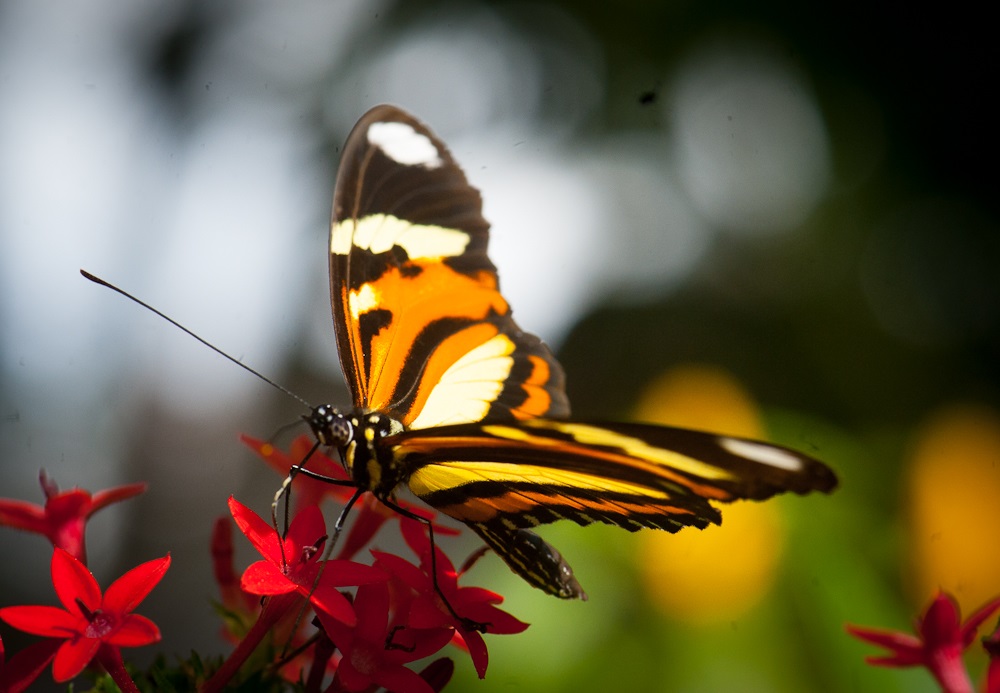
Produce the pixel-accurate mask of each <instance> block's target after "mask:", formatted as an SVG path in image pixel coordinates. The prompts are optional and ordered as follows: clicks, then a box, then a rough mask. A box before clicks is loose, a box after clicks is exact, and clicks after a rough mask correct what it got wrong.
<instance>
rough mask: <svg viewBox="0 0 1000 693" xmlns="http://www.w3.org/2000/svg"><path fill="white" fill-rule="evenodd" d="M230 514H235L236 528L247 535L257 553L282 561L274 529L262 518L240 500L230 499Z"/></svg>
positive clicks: (275, 560)
mask: <svg viewBox="0 0 1000 693" xmlns="http://www.w3.org/2000/svg"><path fill="white" fill-rule="evenodd" d="M229 512H231V513H232V514H233V519H234V520H235V521H236V526H237V527H239V528H240V531H241V532H243V534H245V535H246V538H247V539H249V540H250V543H251V544H253V547H254V548H255V549H257V552H258V553H259V554H260V555H262V556H264V557H265V558H267V559H268V560H271V561H274V562H280V561H281V552H280V551H279V550H278V536H277V533H276V532H275V531H274V527H272V526H271V525H269V524H267V523H266V522H264V520H262V519H260V516H259V515H258V514H257V513H255V512H254V511H253V510H251V509H250V508H248V507H247V506H245V505H243V504H242V503H240V502H239V501H238V500H236V499H235V498H233V497H232V496H230V497H229Z"/></svg>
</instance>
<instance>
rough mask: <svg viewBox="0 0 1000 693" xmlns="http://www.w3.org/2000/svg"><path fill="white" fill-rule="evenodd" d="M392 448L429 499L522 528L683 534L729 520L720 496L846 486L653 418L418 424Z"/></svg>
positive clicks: (476, 518) (777, 451)
mask: <svg viewBox="0 0 1000 693" xmlns="http://www.w3.org/2000/svg"><path fill="white" fill-rule="evenodd" d="M385 444H387V445H391V446H392V449H393V455H394V457H395V459H397V460H399V461H400V462H401V463H402V465H403V466H405V467H406V468H407V469H408V470H409V474H410V476H409V479H408V485H409V487H410V489H411V490H412V491H413V492H414V493H415V494H416V495H417V496H419V497H420V498H421V499H422V500H424V501H425V502H427V503H428V504H430V505H432V506H434V507H436V508H438V509H439V510H442V511H443V512H445V513H447V514H448V515H450V516H452V517H454V518H456V519H458V520H461V521H463V522H467V523H487V524H488V523H491V522H498V521H502V522H503V523H505V524H506V525H508V526H511V527H531V526H534V525H538V524H544V523H547V522H552V521H554V520H558V519H569V520H574V521H576V522H578V523H580V524H588V523H590V522H595V521H596V522H605V523H608V524H613V525H618V526H620V527H624V528H626V529H630V530H635V529H638V528H640V527H655V528H658V529H666V530H668V531H676V530H677V529H679V528H681V527H683V526H686V525H695V526H698V527H704V526H706V525H707V524H709V523H718V521H719V512H718V510H717V509H716V508H715V507H714V506H713V505H712V504H711V503H710V502H709V501H721V502H729V501H733V500H737V499H752V500H763V499H765V498H769V497H771V496H773V495H775V494H776V493H780V492H783V491H794V492H796V493H808V492H810V491H817V490H818V491H829V490H830V489H832V488H833V486H834V485H835V484H836V478H835V477H834V476H833V474H832V473H831V472H830V470H829V469H828V468H827V467H826V466H825V465H823V464H821V463H820V462H817V461H815V460H813V459H811V458H809V457H807V456H806V455H803V454H801V453H798V452H795V451H793V450H790V449H788V448H783V447H780V446H776V445H769V444H767V443H760V442H756V441H750V440H745V439H741V438H731V437H727V436H721V435H716V434H712V433H705V432H701V431H691V430H687V429H679V428H671V427H666V426H653V425H646V424H603V423H602V424H589V423H581V422H571V421H553V420H549V419H535V420H531V421H524V422H519V423H514V424H478V425H471V424H470V425H460V426H448V427H442V428H436V429H434V430H431V431H410V432H405V433H402V434H399V435H396V436H392V437H391V438H389V439H387V440H386V441H385Z"/></svg>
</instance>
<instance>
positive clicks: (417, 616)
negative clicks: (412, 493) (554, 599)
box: [372, 520, 528, 678]
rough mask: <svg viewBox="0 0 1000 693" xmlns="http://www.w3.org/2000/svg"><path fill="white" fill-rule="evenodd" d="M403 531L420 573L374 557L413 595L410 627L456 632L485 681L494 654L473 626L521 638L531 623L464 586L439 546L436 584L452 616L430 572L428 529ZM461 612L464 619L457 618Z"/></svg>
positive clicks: (408, 523)
mask: <svg viewBox="0 0 1000 693" xmlns="http://www.w3.org/2000/svg"><path fill="white" fill-rule="evenodd" d="M402 530H403V537H404V538H405V539H406V543H407V544H408V545H409V546H410V548H411V549H413V552H414V553H416V554H417V555H418V556H419V557H420V567H419V568H418V567H417V566H415V565H413V564H412V563H409V562H408V561H405V560H404V559H402V558H400V557H399V556H394V555H392V554H387V553H382V552H380V551H372V555H374V556H375V559H376V561H375V564H376V565H378V566H381V567H382V568H383V569H385V571H386V572H388V573H390V574H392V575H393V576H394V577H395V578H396V579H397V580H398V581H399V582H401V583H402V584H403V585H405V587H406V588H408V589H409V591H410V601H409V605H408V609H407V613H406V625H408V626H409V627H411V628H418V629H430V628H453V629H454V632H455V636H456V638H457V639H458V640H459V641H460V642H461V644H463V645H464V646H465V649H467V650H468V652H469V655H470V656H471V657H472V662H473V664H474V665H475V667H476V672H477V673H478V674H479V677H480V678H483V677H484V676H485V675H486V667H487V665H488V663H489V652H488V651H487V649H486V642H485V641H484V640H483V636H482V635H481V634H480V632H479V630H477V629H476V628H473V627H471V624H480V625H482V626H484V627H485V628H486V631H487V632H489V633H498V634H508V633H521V632H523V631H524V630H525V629H527V627H528V624H527V623H524V622H522V621H519V620H518V619H516V618H514V617H513V616H511V615H510V614H508V613H507V612H506V611H502V610H501V609H498V608H497V607H496V606H495V605H496V604H501V603H502V602H503V597H502V596H501V595H499V594H496V593H495V592H490V591H489V590H486V589H483V588H481V587H459V586H458V577H459V573H458V571H456V570H455V566H454V565H453V564H452V562H451V561H450V560H449V559H448V557H447V556H446V555H445V553H444V551H442V550H441V549H440V548H437V547H435V549H436V561H435V563H436V567H437V584H438V587H439V588H440V590H441V594H443V595H444V597H445V598H446V599H447V600H448V604H450V605H451V609H454V612H455V613H453V612H452V611H451V609H449V608H448V604H445V603H444V602H443V601H442V600H441V595H439V594H438V592H437V590H435V589H434V580H433V578H432V577H431V569H430V566H431V561H430V556H431V553H430V546H431V545H430V540H429V539H428V537H427V534H426V533H425V532H424V527H423V525H422V524H420V523H419V522H416V521H414V520H405V521H403V523H402ZM399 598H400V599H401V598H402V597H399ZM456 613H457V614H458V616H459V618H456V616H455V614H456Z"/></svg>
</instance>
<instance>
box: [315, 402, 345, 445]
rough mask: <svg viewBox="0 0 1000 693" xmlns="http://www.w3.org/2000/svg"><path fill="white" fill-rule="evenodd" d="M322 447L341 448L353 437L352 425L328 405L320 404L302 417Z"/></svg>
mask: <svg viewBox="0 0 1000 693" xmlns="http://www.w3.org/2000/svg"><path fill="white" fill-rule="evenodd" d="M303 418H304V419H305V420H306V423H307V424H309V428H311V429H312V432H313V435H315V436H316V440H318V441H319V442H320V443H322V444H323V445H327V446H329V447H332V448H343V447H344V446H346V445H347V443H348V442H350V440H351V438H352V437H353V436H354V424H353V423H351V420H350V419H348V418H347V417H346V416H344V415H343V414H341V413H340V412H339V411H337V410H336V409H335V408H334V407H331V406H330V405H329V404H321V405H320V406H318V407H316V408H315V409H313V410H312V411H311V412H310V413H309V414H308V416H304V417H303Z"/></svg>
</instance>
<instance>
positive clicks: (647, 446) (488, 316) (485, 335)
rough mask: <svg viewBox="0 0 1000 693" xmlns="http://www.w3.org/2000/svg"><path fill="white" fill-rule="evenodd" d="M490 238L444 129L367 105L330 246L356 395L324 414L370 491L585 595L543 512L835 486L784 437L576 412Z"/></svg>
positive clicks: (680, 523) (643, 508) (659, 518)
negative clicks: (400, 494)
mask: <svg viewBox="0 0 1000 693" xmlns="http://www.w3.org/2000/svg"><path fill="white" fill-rule="evenodd" d="M488 241H489V224H488V223H487V222H486V220H485V219H484V218H483V214H482V200H481V198H480V195H479V192H478V191H477V190H476V189H475V188H473V187H472V186H471V185H470V184H469V182H468V180H467V179H466V177H465V174H464V173H463V171H462V169H461V167H460V166H459V165H458V164H457V163H456V161H455V159H454V158H453V156H452V155H451V153H450V152H449V151H448V148H447V147H446V146H445V145H444V143H443V142H442V141H441V140H440V139H438V137H437V136H435V135H434V133H433V132H431V130H430V129H428V128H427V127H426V126H425V125H424V124H422V123H421V122H420V121H418V120H417V119H415V118H414V117H413V116H411V115H410V114H408V113H406V112H405V111H403V110H401V109H399V108H396V107H394V106H387V105H383V106H377V107H375V108H373V109H371V110H370V111H368V113H366V114H365V115H364V116H363V117H362V118H361V119H360V120H359V121H358V123H357V124H356V125H355V126H354V129H353V130H352V131H351V133H350V135H349V136H348V138H347V142H346V144H345V145H344V149H343V154H342V158H341V162H340V167H339V170H338V173H337V182H336V189H335V192H334V201H333V215H332V222H331V230H330V247H329V252H330V296H331V301H332V305H333V321H334V329H335V332H336V338H337V346H338V350H339V356H340V364H341V367H342V369H343V372H344V376H345V378H346V380H347V384H348V387H349V390H350V393H351V396H352V400H353V401H352V408H351V409H350V410H344V411H341V410H339V409H336V408H334V407H332V406H326V405H324V406H321V407H317V408H316V409H315V410H313V413H312V415H311V416H310V417H308V420H309V422H310V425H311V426H312V428H313V431H314V433H315V435H316V437H317V439H318V440H319V442H320V443H322V444H324V445H327V446H330V447H332V448H334V449H335V450H336V451H337V452H338V453H339V455H340V458H341V461H342V463H343V464H344V467H345V469H346V470H347V472H348V473H349V474H350V477H351V483H352V484H353V485H354V486H356V487H357V488H358V489H360V490H362V491H370V492H371V493H373V494H374V495H375V496H376V497H377V498H378V499H380V500H382V501H383V502H385V503H387V504H389V505H391V506H392V507H398V506H396V505H395V502H394V498H395V494H396V492H397V490H398V489H399V488H401V487H406V488H408V489H409V490H410V491H411V492H412V493H413V494H414V495H415V496H416V497H418V498H419V499H420V500H422V501H423V502H425V503H426V504H427V505H429V506H431V507H432V508H435V509H436V510H438V511H440V512H441V513H444V514H445V515H448V516H450V517H452V518H454V519H455V520H458V521H459V522H462V523H464V524H465V525H467V526H468V527H469V528H470V529H471V530H472V531H473V532H475V533H476V534H478V535H479V536H480V537H481V538H482V539H483V541H484V542H485V543H486V544H487V545H488V546H489V547H490V548H491V549H492V550H493V551H494V552H495V553H496V554H497V555H498V556H499V557H500V558H501V559H502V560H503V561H504V562H505V563H506V564H507V565H508V566H509V567H510V568H511V570H513V571H514V572H515V573H516V574H517V575H519V576H521V577H522V578H524V580H526V581H527V582H528V583H530V584H531V585H533V586H535V587H538V588H540V589H542V590H544V591H545V592H547V593H549V594H553V595H555V596H557V597H562V598H567V599H569V598H586V595H585V593H584V591H583V589H582V588H581V587H580V584H579V582H578V581H577V580H576V578H575V577H574V575H573V571H572V569H571V568H570V566H569V564H568V563H567V562H566V561H565V559H563V557H562V556H561V555H560V553H559V552H558V551H557V550H556V549H555V548H554V547H552V546H551V545H549V544H548V543H547V542H545V541H544V540H543V539H542V538H541V537H539V536H538V535H537V534H536V533H534V532H533V531H531V530H532V528H533V527H535V526H537V525H542V524H546V523H550V522H554V521H556V520H564V519H565V520H572V521H574V522H577V523H579V524H581V525H586V524H589V523H592V522H604V523H607V524H611V525H617V526H619V527H623V528H625V529H627V530H630V531H635V530H638V529H640V528H643V527H649V528H654V529H662V530H666V531H668V532H676V531H677V530H679V529H681V528H683V527H687V526H693V527H698V528H704V527H706V526H707V525H709V524H718V523H719V522H720V521H721V515H720V513H719V510H718V509H717V508H716V507H715V506H714V505H713V502H729V501H733V500H737V499H751V500H763V499H766V498H769V497H771V496H773V495H775V494H777V493H781V492H784V491H792V492H795V493H799V494H805V493H809V492H811V491H824V492H829V491H831V490H832V489H833V488H834V487H835V486H836V484H837V479H836V476H835V475H834V473H833V472H832V471H831V470H830V469H829V468H828V467H827V466H826V465H824V464H822V463H821V462H818V461H816V460H814V459H812V458H810V457H808V456H806V455H803V454H801V453H799V452H796V451H794V450H791V449H788V448H784V447H780V446H777V445H771V444H767V443H761V442H757V441H753V440H745V439H740V438H732V437H728V436H722V435H716V434H712V433H706V432H700V431H693V430H685V429H680V428H671V427H667V426H655V425H647V424H638V423H593V422H586V421H575V420H572V419H570V418H569V416H570V407H569V401H568V399H567V397H566V391H565V377H564V373H563V369H562V367H561V366H560V365H559V362H558V361H556V359H555V357H554V356H553V355H552V352H551V351H550V350H549V349H548V347H547V346H546V345H545V344H544V343H543V342H542V341H541V340H540V339H539V338H538V337H536V336H535V335H532V334H529V333H527V332H525V331H523V330H521V329H520V328H519V327H518V326H517V324H516V323H515V322H514V319H513V318H512V317H511V309H510V306H509V305H508V304H507V301H506V300H505V299H504V297H503V295H502V294H501V293H500V288H499V280H498V277H497V269H496V267H495V266H494V265H493V263H492V262H491V261H490V258H489V256H488V255H487V244H488Z"/></svg>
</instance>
